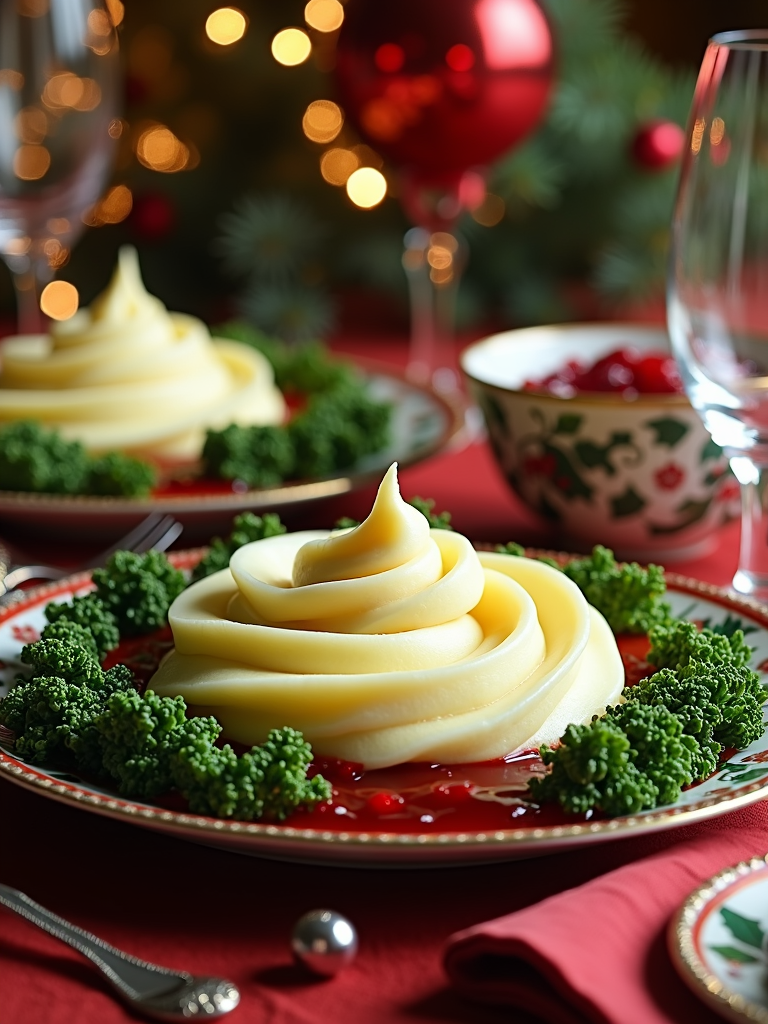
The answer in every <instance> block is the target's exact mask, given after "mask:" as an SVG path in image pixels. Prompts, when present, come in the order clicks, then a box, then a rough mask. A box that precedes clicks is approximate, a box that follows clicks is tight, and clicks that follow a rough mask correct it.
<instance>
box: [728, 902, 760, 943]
mask: <svg viewBox="0 0 768 1024" xmlns="http://www.w3.org/2000/svg"><path fill="white" fill-rule="evenodd" d="M720 916H721V917H722V919H723V924H724V925H725V927H726V928H727V929H728V931H729V932H730V933H731V935H732V936H733V937H734V939H738V941H739V942H743V943H744V945H745V946H753V947H754V948H755V949H762V948H763V940H764V939H765V932H764V931H763V929H762V928H761V927H760V925H759V924H758V922H757V921H755V920H754V919H753V918H751V917H742V916H741V914H737V913H736V912H735V911H733V910H729V909H728V907H721V909H720Z"/></svg>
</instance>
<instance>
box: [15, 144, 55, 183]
mask: <svg viewBox="0 0 768 1024" xmlns="http://www.w3.org/2000/svg"><path fill="white" fill-rule="evenodd" d="M50 166H51V154H50V153H49V152H48V150H47V149H46V148H45V146H19V148H18V149H17V150H16V152H15V153H14V156H13V173H14V174H15V175H16V177H17V178H21V180H22V181H39V180H40V178H44V177H45V175H46V173H47V172H48V168H49V167H50Z"/></svg>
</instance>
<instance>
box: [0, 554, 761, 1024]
mask: <svg viewBox="0 0 768 1024" xmlns="http://www.w3.org/2000/svg"><path fill="white" fill-rule="evenodd" d="M201 554H202V552H201V551H200V550H198V551H196V552H194V551H190V552H179V553H178V554H174V555H172V556H171V558H172V560H173V561H174V562H175V564H176V565H177V566H178V567H179V568H182V569H188V568H191V567H192V566H193V565H194V564H196V562H197V561H198V560H199V558H200V556H201ZM667 583H668V586H669V594H668V596H669V601H670V603H671V605H672V609H673V612H674V614H676V615H677V616H679V617H681V618H688V619H691V620H694V621H696V622H698V623H699V624H701V625H710V626H716V625H720V626H721V627H724V628H726V629H735V628H739V627H741V628H743V629H744V632H745V633H746V634H748V640H749V643H750V645H751V646H752V647H753V648H754V655H753V662H752V663H753V666H754V667H755V669H756V671H758V672H760V673H761V674H762V675H763V676H764V677H765V675H766V674H767V673H768V608H766V607H765V606H763V605H759V604H757V603H756V602H753V601H750V600H747V599H744V598H736V597H733V596H731V595H729V594H727V593H726V592H725V591H723V590H720V589H718V588H717V587H713V586H710V585H708V584H705V583H698V582H696V581H694V580H688V579H685V578H683V577H681V576H675V575H672V574H669V575H668V576H667ZM89 588H90V580H89V576H88V574H80V575H79V576H74V577H71V578H70V579H69V580H63V581H61V582H58V583H53V584H48V585H46V586H43V587H39V588H37V589H35V590H32V591H28V592H27V593H25V594H23V595H19V598H18V599H17V600H16V601H14V603H13V604H12V605H11V606H9V607H6V608H0V697H2V695H3V694H4V693H5V692H6V690H7V687H8V685H9V684H10V683H11V682H12V681H13V679H14V677H15V675H16V673H17V672H18V671H19V669H20V668H21V665H20V662H19V653H20V651H21V647H22V646H23V645H24V644H26V643H31V642H33V641H34V640H36V639H37V638H38V637H39V635H40V630H41V629H42V627H43V625H44V623H45V617H44V609H45V605H46V604H47V603H48V602H49V601H51V600H54V599H59V600H60V599H66V597H67V596H69V595H71V594H73V593H81V592H85V591H87V590H88V589H89ZM160 646H161V644H160V643H159V641H157V640H154V641H153V640H152V639H151V638H148V639H147V642H146V644H145V645H144V647H143V648H139V649H138V650H136V649H134V651H133V655H132V656H133V657H134V658H136V657H138V658H144V659H145V660H147V659H153V658H154V659H155V661H154V663H155V664H156V659H157V657H158V648H159V647H160ZM165 649H167V647H166V648H165ZM129 660H130V659H129ZM537 766H540V761H539V760H538V756H537V755H536V754H535V752H527V753H524V754H522V755H520V756H518V757H516V758H510V759H508V760H503V761H498V762H489V763H486V764H480V765H447V766H440V765H410V764H406V765H400V766H397V767H396V768H393V769H382V771H381V772H366V773H365V774H364V776H363V782H362V784H361V785H362V786H365V787H367V789H362V788H361V789H359V790H355V789H354V787H353V786H352V785H351V784H350V785H349V786H347V788H346V789H345V788H344V783H343V782H339V783H338V784H339V791H340V792H341V794H342V797H343V801H342V803H341V804H339V803H337V801H336V798H335V799H334V806H331V807H325V808H317V809H316V810H315V811H314V812H312V813H308V812H299V813H297V814H296V815H295V816H293V817H292V818H290V819H288V821H287V822H285V823H284V824H272V823H262V822H243V821H230V820H223V819H217V818H209V817H205V816H204V815H200V814H193V813H190V812H189V811H186V810H179V809H178V807H179V803H178V802H170V801H169V802H166V801H160V802H158V803H149V802H145V801H138V800H132V799H127V798H124V797H120V796H118V795H117V794H116V793H115V792H114V791H110V790H109V789H107V788H105V787H103V786H99V785H95V784H93V783H92V782H90V781H88V780H85V779H82V778H80V777H78V776H76V775H73V774H70V773H67V772H64V771H60V770H57V769H54V768H49V767H47V766H42V765H36V764H35V765H33V764H30V763H27V762H25V761H23V760H22V759H21V758H19V757H17V756H16V755H15V754H14V753H13V750H12V748H11V747H10V746H9V744H8V743H7V742H4V740H3V737H2V735H0V776H3V777H5V778H6V779H8V780H9V781H11V782H15V783H17V784H19V785H22V786H25V787H28V788H31V789H33V790H35V791H37V792H38V793H40V794H41V795H43V796H47V797H50V798H52V799H54V800H58V801H61V802H62V803H65V804H69V805H70V806H73V807H79V808H81V809H82V810H88V811H92V812H94V813H96V814H101V815H104V816H106V817H111V818H117V819H119V820H122V821H126V822H130V823H132V824H134V825H142V826H144V827H145V828H151V829H155V830H157V831H161V832H165V833H168V834H170V835H175V836H177V837H180V838H184V839H188V840H192V841H194V842H198V843H204V844H207V845H212V846H219V847H223V848H225V849H229V850H235V851H238V852H240V853H246V854H252V855H255V856H261V857H271V858H275V859H282V860H294V861H311V862H315V863H317V862H323V863H336V864H340V863H351V864H355V865H360V866H374V865H375V866H382V865H384V866H397V865H410V866H428V865H432V864H472V863H478V862H490V861H500V860H513V859H518V858H524V857H534V856H539V855H541V854H545V853H553V852H556V851H560V850H563V849H566V848H569V847H573V846H582V845H584V844H587V843H598V842H605V841H606V840H609V839H618V838H620V837H624V836H631V835H640V834H644V833H648V832H657V831H661V830H665V829H669V828H676V827H678V826H681V825H688V824H691V823H692V822H695V821H701V820H703V819H705V818H711V817H715V816H718V815H721V814H726V813H727V812H729V811H733V810H736V809H738V808H740V807H744V806H745V805H747V804H750V803H753V802H754V801H756V800H760V799H762V798H764V797H766V796H768V733H767V734H765V735H764V736H762V737H761V738H760V739H759V740H757V741H755V742H754V743H753V744H752V745H751V746H749V747H748V748H747V749H745V750H740V751H737V752H736V753H734V754H733V755H732V756H731V758H730V759H729V760H728V761H726V762H724V763H722V764H721V765H720V767H719V768H718V770H717V772H715V774H714V775H712V776H711V777H710V778H709V779H707V780H706V781H704V782H702V783H700V784H699V785H696V786H692V787H690V788H689V789H687V790H686V791H685V792H683V793H682V795H681V796H680V799H679V800H678V802H677V803H676V804H674V805H670V806H665V807H659V808H656V809H655V810H652V811H644V812H641V813H639V814H635V815H631V816H627V817H622V818H609V819H604V818H599V817H589V816H588V815H584V816H581V817H575V818H574V817H568V816H567V815H565V814H564V813H561V812H559V811H558V810H557V809H556V808H551V807H545V808H536V807H535V806H533V805H531V804H529V803H527V801H526V800H525V796H526V792H527V780H528V779H529V778H530V773H531V770H536V768H537ZM321 770H323V771H325V770H326V769H325V768H321ZM441 772H442V773H444V774H442V775H440V773H441ZM384 773H386V774H384ZM328 777H329V778H331V779H332V781H334V785H336V781H335V780H334V779H333V776H332V775H329V776H328ZM355 785H357V784H355ZM381 790H384V791H389V792H392V791H395V792H396V793H398V794H401V795H402V797H403V807H402V810H399V809H398V813H397V814H393V815H387V816H383V817H377V818H375V819H371V817H370V815H368V816H367V817H366V815H367V811H366V807H367V803H366V799H367V797H368V796H370V794H373V793H376V792H377V791H381ZM446 791H447V793H448V795H449V797H450V794H451V793H453V794H457V796H458V797H463V798H464V799H459V800H458V802H456V801H455V800H454V802H453V803H452V802H451V800H453V799H454V798H453V797H450V799H449V800H448V803H447V804H442V803H440V801H442V800H443V798H444V797H445V796H446ZM361 794H362V798H361ZM356 797H357V803H356V802H355V798H356ZM438 797H439V801H438V799H437V798H438ZM348 798H349V799H348ZM438 804H440V805H439V806H438ZM321 810H325V811H327V812H329V813H325V814H323V813H319V812H320V811H321ZM766 845H767V846H768V838H767V840H766ZM766 892H767V893H768V888H767V889H766ZM766 926H767V927H768V915H766ZM765 1019H766V1022H767V1024H768V1015H767V1016H766V1018H765Z"/></svg>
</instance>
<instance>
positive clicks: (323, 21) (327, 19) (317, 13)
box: [304, 0, 344, 32]
mask: <svg viewBox="0 0 768 1024" xmlns="http://www.w3.org/2000/svg"><path fill="white" fill-rule="evenodd" d="M304 20H305V21H306V23H307V24H308V25H309V27H310V28H314V29H316V30H317V31H318V32H335V31H336V29H337V28H341V23H342V22H343V21H344V8H343V7H342V6H341V4H340V3H339V0H309V3H308V4H307V6H306V7H305V8H304Z"/></svg>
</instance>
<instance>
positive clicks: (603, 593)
mask: <svg viewBox="0 0 768 1024" xmlns="http://www.w3.org/2000/svg"><path fill="white" fill-rule="evenodd" d="M562 570H563V572H564V573H565V575H566V576H567V577H568V578H569V579H571V580H573V582H574V583H575V584H576V586H577V587H578V588H579V590H581V592H582V593H583V594H584V596H585V597H586V599H587V601H589V603H590V604H591V605H593V606H594V607H595V608H597V610H598V611H599V612H602V614H603V615H604V616H605V618H606V619H607V621H608V625H609V626H610V627H611V629H612V630H613V632H614V633H647V632H648V630H649V629H651V627H652V626H655V625H657V624H659V623H664V622H667V621H668V620H669V618H670V615H671V613H670V608H669V605H668V604H667V603H666V602H664V601H662V600H661V598H662V596H663V595H664V594H665V592H666V589H667V584H666V582H665V580H664V570H663V569H662V568H661V567H660V566H658V565H649V566H648V567H647V569H644V568H643V567H642V566H640V565H638V564H637V562H629V563H625V564H623V565H619V564H618V563H617V562H616V559H615V558H614V557H613V552H612V551H610V550H609V549H608V548H604V547H601V546H600V545H599V544H598V545H596V546H595V547H594V548H593V549H592V554H591V555H590V557H589V558H577V559H574V560H573V561H570V562H567V563H566V564H565V565H564V566H562Z"/></svg>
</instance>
